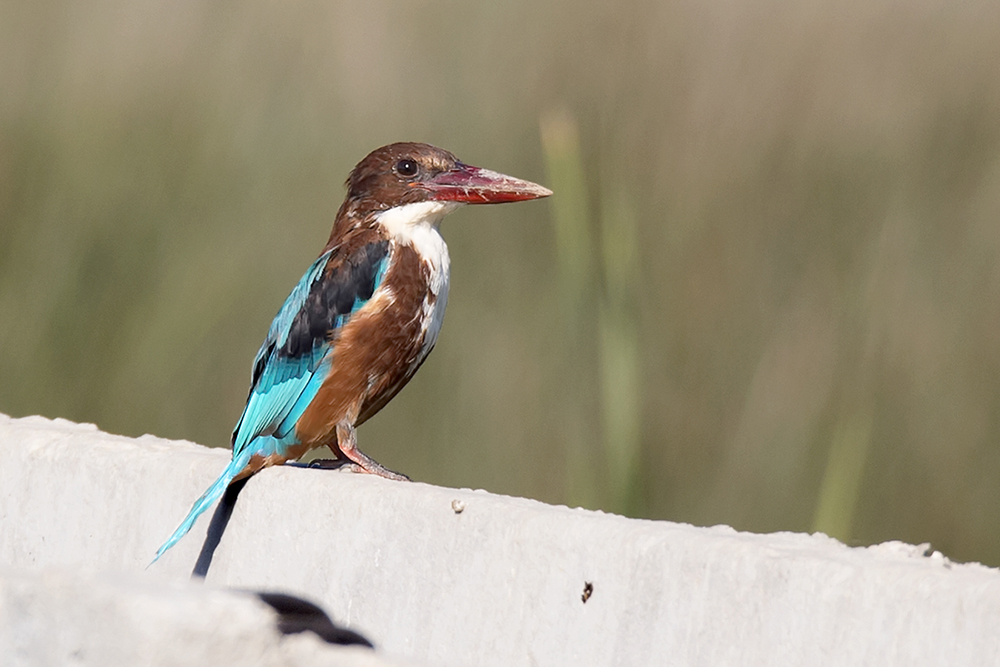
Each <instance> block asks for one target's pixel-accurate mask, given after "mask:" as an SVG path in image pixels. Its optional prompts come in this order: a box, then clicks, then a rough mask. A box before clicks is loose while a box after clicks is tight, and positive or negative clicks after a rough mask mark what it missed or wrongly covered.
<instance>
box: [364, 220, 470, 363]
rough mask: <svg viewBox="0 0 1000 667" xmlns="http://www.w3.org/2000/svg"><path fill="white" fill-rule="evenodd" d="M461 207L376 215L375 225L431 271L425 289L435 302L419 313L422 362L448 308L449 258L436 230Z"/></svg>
mask: <svg viewBox="0 0 1000 667" xmlns="http://www.w3.org/2000/svg"><path fill="white" fill-rule="evenodd" d="M462 206H464V204H462V203H459V202H439V201H425V202H418V203H415V204H404V205H403V206H395V207H393V208H390V209H389V210H388V211H383V212H382V213H379V214H378V218H377V220H378V222H379V223H380V224H382V225H383V226H384V227H385V228H386V230H387V231H388V232H389V234H391V235H392V237H393V239H394V240H395V241H396V242H397V243H403V244H408V245H412V246H413V249H414V250H416V251H417V254H418V255H420V258H421V259H422V260H423V261H424V262H426V263H427V264H428V265H429V268H430V276H429V278H430V280H429V283H430V284H429V285H428V289H429V291H430V293H431V294H432V295H433V296H434V298H433V299H426V300H425V301H424V308H423V311H422V313H421V319H422V323H421V328H422V329H423V333H424V341H423V348H422V350H421V355H420V356H421V358H423V357H424V355H426V354H427V353H428V352H430V350H431V348H432V347H434V343H435V342H436V341H437V337H438V333H439V332H440V331H441V324H442V322H444V309H445V306H447V305H448V282H449V280H450V275H451V258H450V257H449V256H448V246H447V245H445V242H444V238H442V236H441V232H440V231H439V230H438V228H439V227H440V226H441V220H443V219H444V217H445V216H446V215H448V214H449V213H451V212H452V211H455V210H457V209H459V208H461V207H462Z"/></svg>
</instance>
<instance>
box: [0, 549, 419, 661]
mask: <svg viewBox="0 0 1000 667" xmlns="http://www.w3.org/2000/svg"><path fill="white" fill-rule="evenodd" d="M0 656H3V657H2V659H0V662H2V663H3V664H4V665H74V666H85V665H92V666H93V667H119V666H120V667H136V666H138V665H162V666H167V665H177V667H190V666H191V665H255V666H259V667H271V666H272V665H273V666H274V667H279V666H280V667H291V666H292V665H301V666H302V667H306V666H307V665H308V666H310V667H319V666H321V665H322V666H329V667H334V666H337V667H390V665H394V664H395V665H399V664H400V663H398V662H390V661H388V660H386V659H385V658H383V657H381V656H378V655H377V654H376V653H375V652H374V651H371V650H370V649H364V648H357V647H335V646H330V645H328V644H325V643H323V642H322V641H321V640H320V639H319V638H318V637H317V636H316V635H314V634H312V633H308V632H307V633H300V634H295V635H290V636H287V637H285V636H282V635H280V634H279V633H278V631H277V629H276V627H275V614H274V612H272V611H271V610H270V608H269V607H267V606H265V605H264V604H262V603H261V602H259V601H257V600H256V599H255V598H254V597H253V596H250V595H247V594H239V593H228V592H223V591H216V590H211V589H209V588H207V587H205V586H199V585H195V584H192V583H187V582H184V583H180V584H173V585H169V584H162V583H159V582H149V581H143V580H142V579H141V578H140V577H138V576H135V575H133V576H122V575H120V574H119V575H116V576H111V575H107V574H105V575H97V574H92V573H86V572H81V571H78V570H60V569H48V570H45V571H44V572H37V571H26V572H3V573H0Z"/></svg>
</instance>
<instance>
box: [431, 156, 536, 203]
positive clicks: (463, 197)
mask: <svg viewBox="0 0 1000 667" xmlns="http://www.w3.org/2000/svg"><path fill="white" fill-rule="evenodd" d="M414 186H415V187H421V188H425V189H427V190H430V191H431V192H432V193H433V195H434V199H435V200H437V201H454V202H461V203H463V204H503V203H505V202H512V201H526V200H528V199H539V198H541V197H548V196H549V195H551V194H552V190H549V189H548V188H543V187H542V186H541V185H538V184H537V183H532V182H531V181H522V180H521V179H519V178H514V177H513V176H506V175H504V174H498V173H497V172H495V171H490V170H489V169H481V168H479V167H473V166H471V165H467V164H462V163H461V162H459V163H458V164H457V165H456V166H455V168H454V169H452V170H450V171H444V172H441V173H440V174H438V175H437V176H435V177H434V178H432V179H431V180H430V181H424V182H422V183H414Z"/></svg>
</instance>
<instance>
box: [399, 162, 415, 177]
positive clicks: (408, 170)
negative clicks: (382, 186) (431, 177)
mask: <svg viewBox="0 0 1000 667" xmlns="http://www.w3.org/2000/svg"><path fill="white" fill-rule="evenodd" d="M396 173H397V174H399V175H400V176H403V177H405V178H410V177H411V176H416V175H417V163H416V162H414V161H413V160H400V161H399V162H397V163H396Z"/></svg>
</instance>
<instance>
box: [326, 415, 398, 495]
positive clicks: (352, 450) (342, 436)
mask: <svg viewBox="0 0 1000 667" xmlns="http://www.w3.org/2000/svg"><path fill="white" fill-rule="evenodd" d="M330 449H332V450H333V453H334V454H336V455H337V456H338V460H334V461H329V460H325V459H318V460H316V461H313V462H312V463H311V464H310V467H314V468H347V469H348V470H352V471H353V472H364V473H368V474H370V475H378V476H379V477H385V478H386V479H394V480H397V481H400V482H408V481H410V478H409V477H407V476H406V475H401V474H399V473H398V472H393V471H391V470H389V469H388V468H386V467H385V466H383V465H382V464H380V463H379V462H378V461H376V460H375V459H373V458H371V457H370V456H368V455H367V454H365V453H364V452H362V451H361V450H360V449H358V438H357V435H356V431H355V430H354V427H353V426H351V424H350V423H349V422H346V421H342V422H340V423H338V424H337V444H336V445H331V446H330ZM340 457H343V458H347V459H348V460H349V461H350V462H347V461H343V460H342V459H340Z"/></svg>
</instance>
